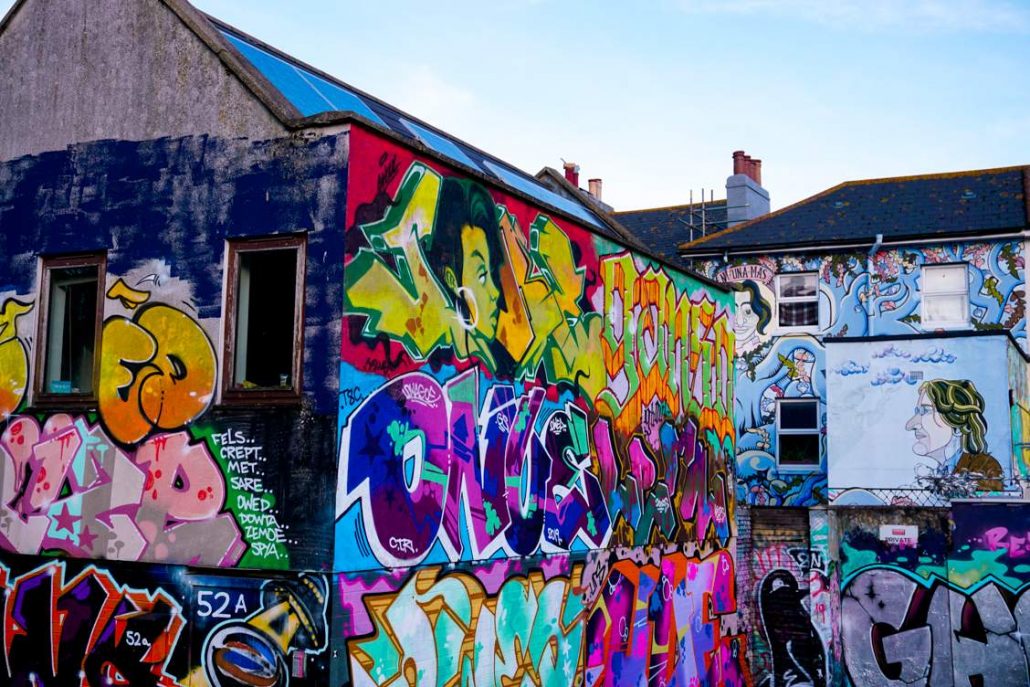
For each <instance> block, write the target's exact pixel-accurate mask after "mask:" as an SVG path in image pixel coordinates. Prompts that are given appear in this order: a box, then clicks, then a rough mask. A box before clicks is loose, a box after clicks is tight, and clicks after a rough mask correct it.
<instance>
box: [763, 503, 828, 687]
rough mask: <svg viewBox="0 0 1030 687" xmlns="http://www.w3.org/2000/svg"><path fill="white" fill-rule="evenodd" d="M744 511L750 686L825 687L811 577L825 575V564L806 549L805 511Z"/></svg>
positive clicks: (823, 652) (824, 659)
mask: <svg viewBox="0 0 1030 687" xmlns="http://www.w3.org/2000/svg"><path fill="white" fill-rule="evenodd" d="M749 510H750V514H751V558H750V565H749V569H750V572H751V580H750V584H748V585H747V588H748V589H750V590H752V593H751V598H750V599H749V602H750V603H751V604H753V606H752V608H753V609H754V612H753V613H752V617H753V619H754V626H753V628H752V631H751V632H749V633H748V636H749V639H750V649H751V652H750V655H751V659H752V674H753V675H754V684H756V685H768V686H769V687H778V686H783V687H786V686H789V685H798V684H805V685H825V684H826V680H827V675H828V670H827V668H828V656H827V643H826V642H825V641H824V640H823V638H822V636H821V635H820V633H819V631H818V630H817V629H816V618H817V615H816V612H815V609H814V608H813V589H812V573H813V571H825V569H826V561H825V560H824V559H823V558H822V552H821V551H815V552H813V549H812V547H811V546H810V541H811V537H810V532H809V515H808V511H807V510H804V509H794V508H789V509H788V508H768V507H757V506H756V507H752V508H750V509H749ZM817 584H819V582H818V581H817ZM815 591H816V592H817V593H818V592H820V591H821V589H820V588H817V589H816V590H815Z"/></svg>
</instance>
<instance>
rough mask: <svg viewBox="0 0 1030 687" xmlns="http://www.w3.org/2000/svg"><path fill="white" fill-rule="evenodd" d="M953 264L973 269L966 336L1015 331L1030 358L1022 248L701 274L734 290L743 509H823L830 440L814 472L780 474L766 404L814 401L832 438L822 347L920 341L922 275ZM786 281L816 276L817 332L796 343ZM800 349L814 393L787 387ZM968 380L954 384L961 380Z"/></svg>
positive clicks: (777, 263) (724, 268)
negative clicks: (781, 303) (783, 303)
mask: <svg viewBox="0 0 1030 687" xmlns="http://www.w3.org/2000/svg"><path fill="white" fill-rule="evenodd" d="M948 263H966V264H967V265H968V267H969V318H970V322H969V329H970V330H971V331H984V332H988V331H993V330H1006V331H1009V332H1010V333H1011V334H1012V335H1013V336H1014V337H1015V338H1016V340H1017V341H1018V342H1019V345H1020V346H1021V347H1022V348H1023V349H1026V346H1027V344H1026V285H1025V282H1024V280H1023V277H1022V274H1023V270H1024V259H1023V257H1022V250H1021V245H1020V243H1018V242H1012V241H1009V242H1004V243H963V244H948V245H943V246H925V247H912V248H899V249H890V250H881V251H878V252H877V253H876V254H875V255H873V256H871V257H870V256H867V255H865V254H864V253H836V254H827V255H816V256H811V255H804V254H797V255H786V256H783V257H770V256H763V257H756V258H753V259H740V258H738V259H735V260H733V261H731V262H728V263H727V262H724V261H721V260H706V261H699V262H698V263H697V264H696V267H697V268H698V269H700V270H701V271H702V272H703V273H704V274H706V275H707V276H709V277H711V278H713V279H715V280H716V281H719V282H721V283H724V284H727V285H731V286H734V287H735V288H736V289H737V290H738V292H737V305H738V317H737V320H736V321H735V333H736V341H737V345H736V358H737V361H736V374H737V381H736V390H737V396H736V399H737V400H736V408H735V416H736V422H737V435H738V441H737V462H738V470H737V497H738V498H739V499H740V500H741V501H742V502H747V503H750V504H753V505H788V506H790V505H799V506H807V505H817V504H820V503H826V502H827V500H828V498H829V493H828V486H827V477H826V474H827V469H828V466H827V464H826V458H827V456H828V455H833V453H832V452H828V448H827V446H826V441H825V440H824V441H823V442H822V446H821V460H820V464H819V465H818V466H813V467H810V468H807V469H799V468H797V467H795V466H784V465H781V464H780V463H779V462H778V461H777V456H776V448H775V447H776V445H777V444H776V423H775V416H774V413H773V411H772V409H771V406H770V401H771V400H774V399H776V398H789V397H791V396H797V397H804V396H811V397H815V398H818V399H819V400H820V406H819V407H820V418H821V427H822V428H824V431H825V430H827V429H830V428H832V426H833V424H834V423H833V421H832V418H829V417H827V416H826V413H827V406H826V396H825V393H823V392H824V391H825V388H826V385H827V384H832V385H835V384H836V382H837V381H838V380H837V379H829V380H827V379H826V376H827V375H832V374H833V373H832V371H831V370H832V369H833V368H832V365H829V363H828V362H826V360H825V352H824V349H823V344H822V342H823V340H828V339H839V338H847V337H862V336H872V335H877V336H891V335H894V336H908V335H912V334H920V333H923V331H924V330H923V328H922V323H921V316H920V313H921V289H922V286H921V279H922V271H921V268H922V266H924V265H935V264H948ZM786 273H811V274H815V275H817V278H818V292H817V297H816V300H817V302H818V311H819V316H818V325H817V326H815V327H813V328H812V331H811V332H804V333H800V334H799V333H797V332H794V331H781V330H780V329H779V328H778V325H777V307H778V305H777V299H776V276H777V275H779V274H786ZM799 345H801V346H803V348H804V350H805V351H806V353H805V355H806V356H809V355H810V356H811V359H812V360H813V361H814V365H813V367H812V372H811V376H812V379H813V383H812V387H811V389H812V391H811V392H810V393H803V392H801V391H799V387H798V386H797V385H795V386H794V388H793V390H788V389H786V388H785V387H784V385H783V381H784V379H790V381H792V382H793V381H795V380H794V379H791V375H793V377H794V378H797V377H799V376H803V375H804V373H805V371H804V367H803V366H802V368H801V369H800V370H798V367H797V361H796V360H795V359H794V358H793V357H792V354H793V351H794V350H795V349H796V348H797V347H798V346H799ZM795 370H798V371H797V372H795ZM967 374H970V373H965V372H963V373H962V375H959V376H953V378H954V379H963V378H966V377H967ZM909 416H911V412H910V413H909V415H907V416H906V417H909ZM1000 427H1001V425H999V428H1000ZM856 443H857V442H852V445H855V444H856ZM1001 445H1002V444H999V448H995V447H994V446H992V447H991V453H992V456H993V457H994V458H995V459H997V460H998V461H999V462H1000V463H1001V468H1002V471H1003V473H1004V475H1006V476H1007V475H1009V472H1008V469H1009V468H1008V466H1007V461H1008V456H1007V454H1000V455H999V450H1000V447H1001ZM1006 448H1007V446H1006ZM967 462H968V461H967ZM989 467H990V469H987V470H983V471H981V472H982V473H983V474H984V477H985V478H984V480H983V481H984V486H985V487H991V486H996V485H994V484H993V483H994V482H995V480H996V479H997V475H995V474H994V472H995V471H994V470H993V466H989ZM987 473H991V474H989V475H988V474H987ZM850 486H854V485H850ZM863 486H872V485H863Z"/></svg>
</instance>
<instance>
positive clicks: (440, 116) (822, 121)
mask: <svg viewBox="0 0 1030 687" xmlns="http://www.w3.org/2000/svg"><path fill="white" fill-rule="evenodd" d="M194 1H195V4H196V5H197V6H198V7H199V8H200V9H203V10H204V11H207V12H209V13H211V14H214V15H216V16H218V17H220V18H222V19H224V20H226V21H228V22H230V23H232V24H234V25H236V26H237V27H239V28H240V29H242V30H244V31H246V32H248V33H251V34H252V35H255V36H257V37H258V38H261V39H262V40H264V41H266V42H268V43H270V44H272V45H274V46H276V47H278V48H280V49H283V50H285V51H287V52H289V53H291V54H293V55H295V56H296V57H298V58H300V59H302V60H304V61H306V62H308V63H310V64H313V65H315V66H317V67H319V68H321V69H323V70H325V71H327V72H329V73H331V74H333V75H335V76H337V77H338V78H340V79H342V80H344V81H346V82H348V83H350V84H351V85H353V86H355V87H357V88H360V89H362V90H365V91H367V92H370V93H372V94H374V95H376V96H378V97H380V98H382V99H384V100H386V101H388V102H390V103H392V104H394V105H396V106H398V107H400V108H401V109H404V110H406V111H408V112H410V113H411V114H413V115H415V116H417V117H420V118H422V119H424V120H426V121H428V122H430V123H432V124H434V125H436V126H438V127H440V128H442V129H444V130H445V131H448V132H449V133H451V134H453V135H456V136H458V137H460V138H462V139H464V140H466V141H468V142H469V143H472V144H473V145H476V146H478V147H480V148H483V149H485V150H487V151H489V152H491V153H492V154H494V155H497V156H498V157H501V158H502V159H504V160H507V161H509V162H511V163H513V164H515V165H516V166H518V167H520V168H522V169H524V170H526V171H529V172H536V171H537V170H539V169H540V168H541V167H542V166H544V165H550V166H552V167H556V168H560V167H561V158H564V159H566V160H572V161H575V162H578V163H579V164H580V165H581V167H582V177H581V180H582V185H583V186H586V179H588V178H592V177H601V178H603V179H604V198H605V200H606V201H608V202H609V203H611V204H613V205H615V206H616V208H617V209H634V208H640V207H653V206H661V205H671V204H678V203H684V202H686V201H687V200H688V197H689V194H690V191H691V190H693V191H694V197H695V199H696V198H697V197H698V195H699V193H700V191H701V189H702V188H705V189H712V188H714V189H715V197H716V198H720V197H723V196H724V195H725V192H724V184H725V178H726V176H727V175H728V174H729V173H730V171H731V153H732V151H733V150H736V149H744V150H746V151H747V152H748V153H749V154H751V155H752V156H754V157H756V158H760V159H762V161H763V177H764V178H763V182H764V185H765V187H766V188H767V189H769V191H770V193H771V195H772V203H773V207H774V208H778V207H783V206H784V205H787V204H790V203H792V202H795V201H797V200H800V199H802V198H804V197H807V196H809V195H811V194H814V193H817V192H819V191H821V190H823V189H825V188H828V187H830V186H833V185H835V184H837V183H839V182H841V181H845V180H850V179H862V178H870V177H883V176H895V175H905V174H919V173H928V172H943V171H956V170H964V169H976V168H984V167H998V166H1007V165H1016V164H1028V163H1030V143H1028V141H1030V2H1023V1H1020V0H836V1H833V0H821V1H820V0H655V1H653V2H644V1H640V2H633V3H629V2H614V1H611V2H609V1H605V2H602V1H600V0H594V1H592V2H591V1H587V0H561V1H560V0H492V1H491V2H446V1H444V2H438V3H432V4H429V3H415V2H406V1H400V0H398V1H389V0H379V1H378V2H329V1H328V0H325V1H323V0H294V2H290V3H286V2H281V1H275V2H273V1H272V0H194ZM11 4H12V2H11V0H0V10H2V11H6V9H7V8H8V7H9V6H10V5H11ZM706 195H707V192H706Z"/></svg>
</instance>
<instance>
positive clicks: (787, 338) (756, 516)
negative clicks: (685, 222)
mask: <svg viewBox="0 0 1030 687" xmlns="http://www.w3.org/2000/svg"><path fill="white" fill-rule="evenodd" d="M1028 184H1030V168H1026V167H1011V168H1004V169H989V170H978V171H969V172H958V173H951V174H934V175H925V176H914V177H903V178H891V179H871V180H864V181H858V182H848V183H843V184H840V185H838V186H835V187H833V188H830V189H828V190H826V191H824V192H822V193H820V194H818V195H816V196H813V197H811V198H808V199H806V200H803V201H801V202H799V203H797V204H795V205H792V206H790V207H787V208H784V209H782V210H779V211H776V212H773V213H771V214H769V215H765V216H763V217H760V218H758V219H755V220H752V221H750V222H745V223H743V224H740V225H737V226H735V227H732V228H729V229H727V230H725V231H722V232H720V233H717V234H712V235H709V236H706V237H703V238H700V239H697V240H695V241H693V242H690V243H687V244H685V245H683V246H682V251H681V253H682V257H683V259H684V260H685V261H687V263H688V264H689V265H691V266H693V268H694V269H697V270H698V271H700V272H702V273H703V274H705V275H707V276H709V277H710V278H712V279H715V280H716V281H718V282H720V283H724V284H728V285H733V286H734V287H735V288H736V289H737V299H738V310H737V319H736V320H735V334H736V359H737V362H736V375H737V379H736V388H735V396H736V411H735V416H736V421H737V466H736V467H737V470H736V482H737V499H738V504H739V505H740V507H739V508H738V513H739V518H738V523H739V527H740V538H739V545H740V554H739V556H740V559H741V560H748V561H750V562H751V564H750V566H749V570H748V569H745V567H744V566H741V569H739V570H738V574H739V575H740V576H741V578H742V580H741V588H749V589H754V590H755V591H754V597H753V598H752V599H750V600H749V601H750V603H748V602H745V603H743V604H742V607H743V608H745V609H747V612H748V613H749V614H750V615H749V617H748V618H747V619H746V621H745V626H746V627H747V628H748V629H754V630H757V631H756V632H753V633H752V634H751V637H752V639H753V642H752V645H751V647H750V648H751V651H750V655H751V658H752V669H753V673H754V675H755V679H756V681H758V682H761V681H768V683H769V684H774V685H780V684H785V685H786V684H793V682H792V681H796V680H797V679H798V676H800V675H802V674H804V675H806V676H807V678H808V679H812V680H813V681H814V682H817V683H822V682H823V681H825V682H826V683H827V684H852V685H865V684H870V685H871V684H886V683H887V681H890V680H901V681H902V682H907V683H918V684H933V685H959V684H962V685H966V684H985V685H1025V684H1028V680H1030V673H1028V667H1027V661H1026V658H1025V656H1023V655H1022V654H1017V653H1014V652H1015V650H1017V649H1018V648H1019V646H1020V645H1019V639H1018V637H1019V635H1018V634H1015V633H1016V632H1017V627H1018V628H1019V629H1020V630H1021V631H1024V632H1025V631H1026V629H1027V628H1030V614H1028V613H1027V611H1026V604H1025V603H1022V605H1020V604H1019V603H1018V601H1019V599H1021V598H1022V595H1023V590H1024V589H1026V585H1027V583H1028V582H1030V577H1028V576H1027V567H1026V560H1025V559H1026V557H1027V552H1026V550H1025V549H1024V548H1023V546H1022V544H1016V545H1015V547H1014V548H1013V545H1012V543H1013V542H1014V541H1017V540H1018V541H1021V539H1020V538H1021V537H1023V536H1024V535H1023V534H1022V532H1023V531H1024V530H1025V529H1026V526H1025V525H1015V524H1014V523H1016V522H1023V523H1025V522H1027V521H1028V518H1030V508H1028V507H1027V505H1026V502H1025V501H1021V499H1022V498H1023V496H1024V494H1026V487H1027V485H1028V477H1030V454H1028V453H1027V439H1026V436H1027V435H1026V429H1025V428H1026V426H1027V412H1028V409H1030V402H1028V400H1030V399H1028V396H1027V360H1028V357H1027V350H1028V349H1027V334H1026V283H1027V282H1026V260H1027V244H1026V235H1027V234H1026V232H1027V230H1028V229H1030V203H1028V193H1027V190H1028V188H1030V186H1028ZM988 502H989V503H988ZM1003 502H1008V503H1003ZM952 523H953V524H952ZM1010 532H1012V533H1013V534H1011V535H1010ZM1010 537H1015V538H1016V539H1015V540H1013V539H1011V538H1010ZM745 576H747V578H746V579H745ZM924 592H925V593H924ZM891 628H893V629H891ZM985 632H986V633H987V634H985ZM990 633H997V634H990ZM988 635H989V636H988ZM917 638H918V639H917ZM801 645H803V646H806V647H809V648H810V651H807V654H808V655H809V656H818V658H819V661H813V662H812V663H811V664H809V665H805V664H803V663H799V662H798V660H797V659H796V655H797V652H788V650H787V649H788V648H789V647H790V646H801ZM816 663H818V664H819V665H816ZM815 673H818V674H819V675H820V677H819V678H816V675H815ZM978 681H979V682H978Z"/></svg>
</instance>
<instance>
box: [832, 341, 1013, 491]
mask: <svg viewBox="0 0 1030 687" xmlns="http://www.w3.org/2000/svg"><path fill="white" fill-rule="evenodd" d="M1009 346H1010V343H1009V341H1008V339H1007V338H1006V337H1004V336H991V337H962V338H932V339H926V338H920V339H914V340H907V341H900V340H891V341H872V342H846V341H834V342H833V343H832V344H827V352H826V356H827V368H828V371H829V375H830V377H831V380H832V383H833V387H832V388H833V393H832V395H831V398H830V404H829V413H828V422H827V426H828V430H829V432H828V439H829V443H830V464H829V481H830V487H831V488H832V489H834V490H840V494H839V496H837V498H844V499H848V498H854V497H855V492H854V491H852V492H848V493H845V490H848V489H853V488H856V487H865V488H870V489H897V490H929V491H931V492H934V493H937V495H938V496H941V497H944V498H948V497H954V496H956V495H955V494H951V493H946V491H947V490H945V489H935V486H936V485H937V483H938V482H940V483H941V484H942V485H945V486H946V485H948V484H949V483H950V478H951V477H952V476H958V477H964V478H966V479H967V481H968V482H969V483H970V487H971V488H972V489H973V490H974V493H975V492H976V491H987V492H994V491H1002V490H1004V489H1005V488H1006V487H1007V485H1009V484H1010V478H1011V475H1012V449H1011V437H1010V435H1011V433H1010V430H1009V418H1010V412H1009V387H1008V382H1007V380H1008V377H1007V370H1006V368H1005V367H1003V366H1000V365H981V364H980V361H983V360H1004V359H1005V356H1006V355H1007V353H1008V351H1007V348H1008V347H1009ZM883 417H891V418H897V420H896V421H895V422H894V423H892V424H891V425H887V424H885V423H883V422H882V421H880V418H883ZM873 426H875V427H876V431H875V432H871V433H870V432H867V431H866V430H867V428H869V427H873ZM858 435H864V440H863V441H860V442H859V441H855V437H856V436H858ZM835 493H836V491H835ZM898 494H899V495H901V494H902V492H898Z"/></svg>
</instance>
